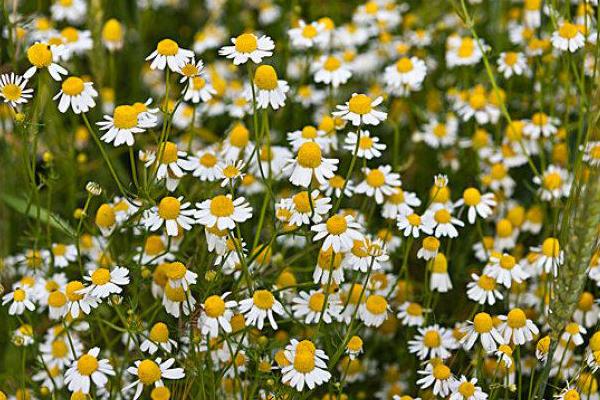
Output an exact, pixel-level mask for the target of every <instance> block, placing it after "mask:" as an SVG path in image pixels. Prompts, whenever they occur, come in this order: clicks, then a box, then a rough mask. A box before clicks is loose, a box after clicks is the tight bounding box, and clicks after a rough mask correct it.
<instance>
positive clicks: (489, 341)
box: [460, 312, 505, 351]
mask: <svg viewBox="0 0 600 400" xmlns="http://www.w3.org/2000/svg"><path fill="white" fill-rule="evenodd" d="M467 323H468V324H467V326H466V327H465V328H464V332H465V335H464V336H463V337H462V339H461V340H460V342H461V343H462V345H463V346H464V348H465V350H470V349H471V348H472V347H473V345H474V344H475V342H476V341H477V339H479V340H480V341H481V346H482V347H483V349H484V350H485V351H495V350H496V349H497V348H498V345H501V344H504V343H505V340H504V339H503V337H502V335H501V334H500V332H498V330H497V329H496V328H495V327H494V322H493V320H492V317H491V316H490V315H489V314H488V313H485V312H480V313H477V314H475V317H474V318H473V321H472V322H471V321H467Z"/></svg>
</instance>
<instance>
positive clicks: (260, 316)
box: [239, 290, 284, 330]
mask: <svg viewBox="0 0 600 400" xmlns="http://www.w3.org/2000/svg"><path fill="white" fill-rule="evenodd" d="M239 309H240V312H241V313H242V314H244V316H245V317H246V322H247V324H248V325H253V326H256V327H257V328H258V329H259V330H262V328H263V326H264V322H265V318H268V319H269V323H270V324H271V327H272V328H273V329H275V330H276V329H277V323H276V322H275V318H274V317H273V313H276V314H279V315H284V309H283V306H282V305H281V303H280V302H279V301H278V300H277V299H276V298H275V296H273V293H271V292H269V291H268V290H256V291H255V292H254V294H253V295H252V297H251V298H248V299H244V300H242V301H240V303H239Z"/></svg>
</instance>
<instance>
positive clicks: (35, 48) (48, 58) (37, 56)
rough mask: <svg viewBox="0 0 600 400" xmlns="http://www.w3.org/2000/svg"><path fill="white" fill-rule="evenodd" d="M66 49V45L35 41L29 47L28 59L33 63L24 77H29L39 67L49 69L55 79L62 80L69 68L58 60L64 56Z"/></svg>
mask: <svg viewBox="0 0 600 400" xmlns="http://www.w3.org/2000/svg"><path fill="white" fill-rule="evenodd" d="M64 51H65V49H64V46H50V45H48V44H46V43H35V44H33V45H31V46H30V47H29V48H28V49H27V60H29V62H30V63H31V67H30V68H29V69H28V70H27V71H25V73H24V74H23V77H24V78H25V79H29V78H31V77H32V76H33V74H35V73H36V71H37V70H38V69H44V68H47V69H48V73H50V76H51V77H52V79H54V80H55V81H61V80H62V77H61V75H67V73H68V72H67V70H66V69H65V68H63V67H61V66H60V65H58V64H56V61H57V60H58V59H59V58H60V57H61V56H62V54H63V53H64Z"/></svg>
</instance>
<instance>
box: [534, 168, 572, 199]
mask: <svg viewBox="0 0 600 400" xmlns="http://www.w3.org/2000/svg"><path fill="white" fill-rule="evenodd" d="M533 183H535V184H536V185H538V186H539V189H538V194H539V196H540V198H541V199H542V200H545V201H551V200H559V199H561V198H562V197H568V196H569V192H570V191H571V175H570V174H569V171H567V170H566V169H563V168H561V167H558V166H556V165H549V166H548V168H546V170H545V171H544V172H543V173H542V176H541V177H540V176H537V175H536V176H534V177H533Z"/></svg>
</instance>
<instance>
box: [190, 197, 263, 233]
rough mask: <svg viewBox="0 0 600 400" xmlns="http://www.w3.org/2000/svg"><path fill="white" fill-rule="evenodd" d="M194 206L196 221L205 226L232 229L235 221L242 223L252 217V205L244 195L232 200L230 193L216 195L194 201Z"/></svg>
mask: <svg viewBox="0 0 600 400" xmlns="http://www.w3.org/2000/svg"><path fill="white" fill-rule="evenodd" d="M196 207H198V210H197V211H196V219H197V223H199V224H201V225H204V226H206V227H207V228H212V227H217V228H218V229H220V230H224V229H234V228H235V225H236V223H238V224H239V223H242V222H244V221H247V220H248V219H250V218H251V217H252V207H250V204H249V203H248V202H247V201H246V199H245V198H244V197H238V198H237V199H235V200H232V198H231V195H218V196H215V197H213V198H212V199H208V200H204V201H203V202H202V203H196Z"/></svg>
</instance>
